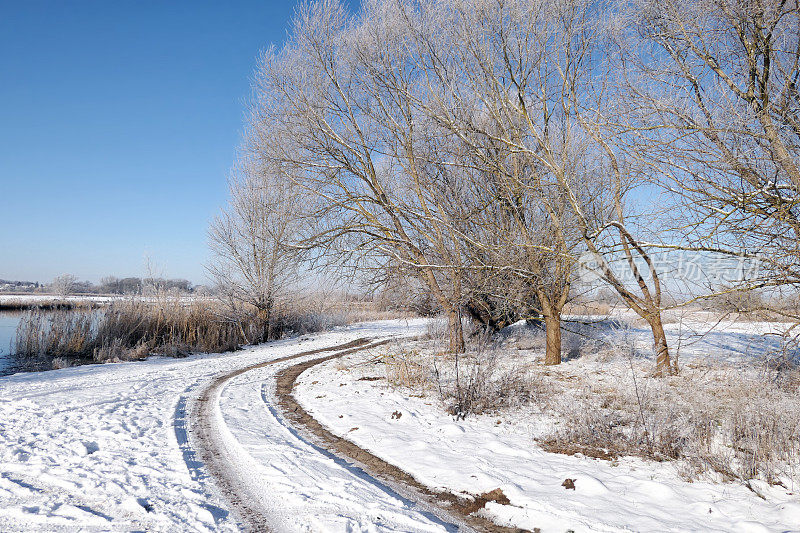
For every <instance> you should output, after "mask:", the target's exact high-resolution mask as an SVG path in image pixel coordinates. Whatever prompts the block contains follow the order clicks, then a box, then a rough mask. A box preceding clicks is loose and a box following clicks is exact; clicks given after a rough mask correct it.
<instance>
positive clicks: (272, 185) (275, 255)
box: [207, 155, 308, 338]
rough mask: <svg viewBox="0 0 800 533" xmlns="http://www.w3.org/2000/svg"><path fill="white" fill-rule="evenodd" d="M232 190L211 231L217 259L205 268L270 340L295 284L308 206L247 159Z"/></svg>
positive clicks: (288, 184) (283, 181)
mask: <svg viewBox="0 0 800 533" xmlns="http://www.w3.org/2000/svg"><path fill="white" fill-rule="evenodd" d="M229 190H230V200H229V204H228V206H227V207H226V208H225V209H224V210H223V212H222V213H221V214H220V215H219V216H218V217H217V218H216V219H215V220H214V221H213V223H212V224H211V227H210V229H209V241H210V245H211V249H212V251H213V253H214V260H213V262H212V263H211V264H209V265H208V267H207V268H208V271H209V272H210V273H211V275H212V276H213V277H214V278H215V279H216V281H217V284H218V286H219V288H220V290H221V293H222V295H223V297H224V298H225V299H226V301H227V302H228V303H229V304H230V305H231V307H232V308H233V309H234V310H237V309H240V308H241V306H243V305H249V306H252V307H253V308H254V309H255V310H256V313H257V317H258V319H259V320H260V321H261V323H263V324H264V325H265V327H266V334H267V338H270V337H271V336H272V332H273V326H274V317H275V311H276V308H277V306H278V305H279V303H280V300H281V298H283V297H285V296H286V294H287V291H288V290H289V289H291V288H292V287H293V284H294V283H295V281H296V276H297V273H298V268H299V264H300V253H299V248H298V246H297V242H298V241H299V240H300V239H301V238H302V232H303V230H304V228H305V221H304V218H303V216H304V215H303V210H304V209H306V208H307V207H308V206H307V205H305V204H304V198H303V195H302V191H301V190H300V189H299V188H298V187H297V186H296V185H295V183H294V182H293V181H292V180H291V179H289V178H287V177H286V176H285V175H282V174H281V172H280V171H279V170H277V169H275V168H273V167H264V166H261V165H259V164H258V162H257V161H255V160H254V159H253V158H251V157H247V156H246V155H245V156H243V157H242V158H241V160H240V161H239V163H238V164H237V166H236V167H235V169H234V171H233V173H232V175H231V178H230V180H229Z"/></svg>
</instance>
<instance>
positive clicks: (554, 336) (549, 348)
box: [544, 314, 561, 365]
mask: <svg viewBox="0 0 800 533" xmlns="http://www.w3.org/2000/svg"><path fill="white" fill-rule="evenodd" d="M544 329H545V335H546V339H547V345H546V348H545V355H544V364H546V365H559V364H561V315H560V314H547V315H545V317H544Z"/></svg>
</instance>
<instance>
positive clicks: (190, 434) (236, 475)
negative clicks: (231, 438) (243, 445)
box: [175, 338, 369, 531]
mask: <svg viewBox="0 0 800 533" xmlns="http://www.w3.org/2000/svg"><path fill="white" fill-rule="evenodd" d="M368 343H369V340H368V339H364V338H361V339H357V340H354V341H351V342H348V343H345V344H340V345H335V346H329V347H325V348H319V349H315V350H309V351H305V352H300V353H297V354H294V355H288V356H285V357H279V358H276V359H271V360H269V361H265V362H262V363H257V364H253V365H248V366H245V367H243V368H240V369H238V370H234V371H232V372H227V373H225V374H222V375H220V376H217V377H216V378H214V379H213V380H212V381H211V382H210V383H209V384H208V385H206V386H205V387H203V388H202V389H201V390H200V392H199V394H197V395H195V397H194V399H193V400H191V401H185V402H181V401H179V402H178V405H177V406H176V414H175V434H176V438H177V439H178V443H179V445H180V446H181V451H182V452H183V458H184V462H185V463H186V466H187V468H188V469H189V471H190V473H191V475H192V476H193V477H194V476H198V478H202V477H203V476H205V475H208V476H210V477H211V478H212V479H213V481H214V484H215V486H216V488H217V489H218V491H219V493H220V495H221V496H222V497H223V499H224V500H225V501H227V502H228V503H229V505H230V506H231V510H232V512H233V514H234V515H235V516H236V517H237V518H238V520H239V523H240V525H241V526H242V527H243V528H244V529H246V530H248V531H270V527H269V523H268V522H269V516H268V510H267V509H264V508H263V507H262V504H261V502H260V501H259V499H258V497H257V496H255V495H254V494H251V493H249V492H248V491H246V490H245V488H246V487H245V488H243V485H245V486H246V484H243V483H242V479H241V477H242V476H241V475H240V474H241V472H239V471H238V468H237V464H236V461H235V460H232V459H235V458H232V457H231V455H236V452H235V451H234V450H230V449H229V446H228V445H227V443H226V439H225V435H223V432H224V431H227V428H225V427H224V425H225V423H224V421H223V420H222V414H221V412H220V409H219V398H220V394H221V392H222V390H223V388H224V387H225V385H226V384H227V383H228V382H229V381H230V380H231V379H233V378H235V377H237V376H239V375H241V374H244V373H245V372H249V371H251V370H256V369H259V368H263V367H266V366H270V365H274V364H277V363H281V362H285V361H289V360H292V359H297V358H300V357H305V356H309V355H314V354H317V353H322V352H330V351H335V350H345V351H348V350H355V349H363V348H362V347H366V345H368ZM187 415H188V418H187ZM187 420H188V422H189V423H188V428H187V424H186V421H187ZM187 429H188V431H187ZM192 444H194V446H192ZM221 511H222V510H221ZM223 512H224V511H223ZM212 514H213V513H212ZM215 518H217V515H215Z"/></svg>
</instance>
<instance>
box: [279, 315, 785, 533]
mask: <svg viewBox="0 0 800 533" xmlns="http://www.w3.org/2000/svg"><path fill="white" fill-rule="evenodd" d="M700 326H701V325H698V328H699V329H702V328H700ZM762 326H764V325H762ZM764 328H767V326H764V327H759V325H740V326H739V327H734V326H733V325H731V330H728V331H727V332H715V333H712V334H711V337H705V338H704V339H702V340H700V341H698V342H696V343H694V344H693V345H692V347H691V349H689V348H688V347H685V350H684V352H683V353H684V356H685V357H690V358H691V357H700V356H701V354H703V353H709V352H708V350H712V352H713V353H716V355H717V356H718V358H719V359H723V360H727V359H732V360H735V359H737V358H741V357H743V356H744V355H745V354H747V353H749V352H750V351H751V350H752V349H754V347H758V345H759V338H758V337H750V336H748V335H747V334H750V335H753V334H756V332H759V333H762V334H763V330H764ZM669 329H670V330H671V332H670V336H671V342H673V343H674V342H676V340H677V339H676V337H677V336H678V334H679V332H678V331H677V329H678V327H677V326H673V327H671V328H669ZM767 329H769V328H767ZM634 333H636V334H637V335H636V336H637V337H638V339H637V340H639V341H640V342H641V343H642V344H646V340H647V336H646V335H643V334H642V333H643V332H641V331H639V332H634ZM761 340H762V341H764V340H766V339H764V338H761ZM720 346H723V347H725V350H720ZM761 349H762V350H763V349H764V346H763V343H762V344H761ZM684 360H685V358H684ZM364 377H368V378H373V379H372V380H362V379H360V378H364ZM382 377H385V371H384V369H383V366H382V365H379V364H375V363H374V358H373V359H372V360H370V359H369V357H368V356H366V355H364V354H354V355H351V356H348V357H347V358H346V360H344V361H330V362H327V363H324V364H321V365H317V366H315V367H312V368H310V369H309V370H307V371H306V372H304V373H303V374H301V376H300V377H299V378H298V381H297V388H296V389H295V396H296V397H297V398H298V401H299V402H300V404H301V405H302V406H303V407H304V409H306V410H307V411H308V412H309V413H310V414H311V415H312V416H314V417H315V418H316V419H317V420H319V421H320V422H321V423H322V424H324V425H325V426H326V427H328V428H329V429H330V430H331V431H332V432H333V433H334V434H336V435H339V436H342V437H344V438H346V439H348V440H350V441H352V442H353V443H355V444H357V445H358V446H360V447H362V448H364V449H366V450H369V451H370V452H371V453H373V454H375V455H377V456H378V457H380V458H382V459H383V460H385V461H387V462H389V463H391V464H393V465H395V466H398V467H399V468H401V469H403V470H405V471H406V472H408V473H410V474H411V475H412V476H414V478H415V479H417V481H419V482H421V483H423V484H425V485H427V486H428V487H430V488H432V489H436V490H448V491H451V492H454V493H464V494H471V495H477V494H482V493H484V492H488V491H491V490H493V489H497V488H500V489H501V490H502V491H503V493H504V494H505V495H506V496H507V497H508V498H509V500H510V505H500V504H497V503H494V502H490V503H489V504H488V505H487V507H486V509H485V510H484V511H482V512H483V513H485V515H486V516H487V517H489V518H491V519H493V520H494V521H496V522H497V523H500V524H503V525H509V526H516V527H521V528H525V529H529V530H534V528H540V529H541V531H542V532H543V533H547V532H550V531H555V532H564V531H567V530H573V531H575V532H581V531H703V532H714V531H718V532H730V531H734V532H767V531H774V532H785V531H800V498H799V497H798V490H800V487H789V488H788V489H781V488H780V487H770V486H768V485H767V484H766V483H760V482H758V481H751V483H752V484H753V485H754V487H755V488H756V489H757V490H758V491H759V492H760V493H761V494H762V495H765V497H766V499H761V498H759V497H758V496H757V495H756V494H755V493H754V492H753V491H751V490H749V489H747V488H746V487H744V486H743V485H741V484H735V483H711V482H699V481H696V482H693V483H689V482H685V481H683V480H682V479H681V478H680V476H679V475H678V473H677V472H676V469H675V467H674V466H673V465H672V464H670V463H668V462H667V463H656V462H651V461H645V460H641V459H637V458H632V457H628V458H622V459H620V460H619V461H617V462H614V463H612V462H609V461H603V460H599V459H592V458H587V457H581V456H568V455H561V454H554V453H548V452H545V451H543V450H542V449H541V448H539V447H537V446H536V444H535V442H534V438H535V437H540V436H542V434H543V428H542V427H541V426H540V425H538V426H537V424H536V423H535V422H532V421H531V420H529V419H527V418H526V416H525V412H524V410H523V411H520V412H515V413H506V414H503V415H481V416H470V417H468V418H467V419H466V420H462V421H456V420H454V418H453V417H452V416H449V415H447V414H446V413H445V412H444V410H443V409H442V406H441V405H440V404H439V400H438V398H436V396H435V395H434V394H431V395H428V396H426V397H420V396H419V395H415V394H413V393H412V392H410V391H408V390H405V389H393V388H391V387H388V386H387V383H386V381H385V380H383V379H378V380H375V379H374V378H382ZM395 413H400V414H401V416H400V417H399V418H398V417H397V416H396V414H395ZM393 415H394V416H393ZM567 478H569V479H574V480H575V482H574V483H575V490H568V489H566V488H565V487H564V486H562V483H563V482H564V480H565V479H567Z"/></svg>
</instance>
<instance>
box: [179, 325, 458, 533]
mask: <svg viewBox="0 0 800 533" xmlns="http://www.w3.org/2000/svg"><path fill="white" fill-rule="evenodd" d="M385 342H386V341H385V340H384V341H376V342H369V341H368V340H367V339H364V338H359V339H356V340H354V341H350V342H347V343H342V344H335V345H330V346H326V347H322V348H317V349H314V350H306V351H302V352H299V353H295V354H291V355H287V356H283V357H280V358H277V359H272V360H269V361H266V362H261V363H257V364H250V365H247V366H244V367H242V368H238V369H236V370H233V371H229V372H226V373H224V374H222V375H219V376H217V377H215V378H214V379H213V380H211V382H210V383H208V384H207V385H205V386H203V387H201V388H200V389H199V390H198V391H197V392H196V393H195V394H194V395H193V398H192V399H191V400H190V401H189V402H188V405H187V406H186V412H187V413H188V418H189V424H188V444H189V446H191V448H192V449H193V451H194V454H192V453H191V451H190V452H189V453H185V454H184V455H185V458H186V459H187V465H190V463H192V465H190V469H191V468H192V466H194V467H195V468H198V467H200V464H201V463H202V467H200V468H202V469H205V470H206V471H207V472H208V473H209V474H210V476H211V478H212V480H213V486H214V488H215V490H216V491H217V492H218V494H219V496H221V497H222V499H223V500H224V501H225V502H227V503H228V505H229V507H230V510H231V511H232V513H233V515H234V518H235V519H236V520H237V522H238V524H239V527H241V528H242V529H245V530H247V531H278V532H282V531H326V532H327V531H403V532H412V531H426V532H427V531H437V532H440V531H459V530H460V531H468V530H471V529H472V528H470V527H469V526H466V525H464V524H463V520H461V519H454V518H452V517H450V516H448V515H447V514H446V512H445V511H444V510H442V509H440V508H438V507H437V506H436V505H434V504H433V503H432V502H431V501H429V500H426V499H425V498H418V496H419V493H418V492H416V491H415V490H414V489H413V488H412V487H408V486H405V485H403V484H402V483H399V484H398V483H393V482H392V481H389V482H386V481H380V480H378V479H376V478H374V477H373V476H371V475H370V474H368V473H367V472H366V471H365V470H364V469H362V468H361V467H360V466H357V465H354V464H353V463H352V461H350V460H346V459H343V458H342V457H340V455H336V454H334V453H331V452H330V451H328V450H327V449H325V448H322V447H320V446H318V445H316V444H314V443H313V442H312V441H311V439H309V438H308V437H306V436H305V434H304V433H303V432H299V431H298V430H297V429H296V428H295V427H294V426H293V425H291V424H289V423H288V422H287V421H286V419H285V418H284V417H283V416H282V415H281V413H280V406H279V403H280V402H279V401H278V399H277V398H276V395H275V389H276V379H277V378H276V377H277V376H278V374H280V373H281V372H282V371H284V370H286V369H287V368H290V367H292V366H294V365H298V364H303V363H309V362H310V361H311V362H320V361H323V360H328V359H330V358H332V357H341V356H344V355H347V354H349V353H353V352H355V351H359V350H366V349H370V348H374V347H376V346H378V345H381V344H384V343H385ZM326 352H327V353H326ZM323 353H326V355H325V356H323V357H320V355H321V354H323ZM192 455H194V457H192ZM459 524H460V526H459Z"/></svg>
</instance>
